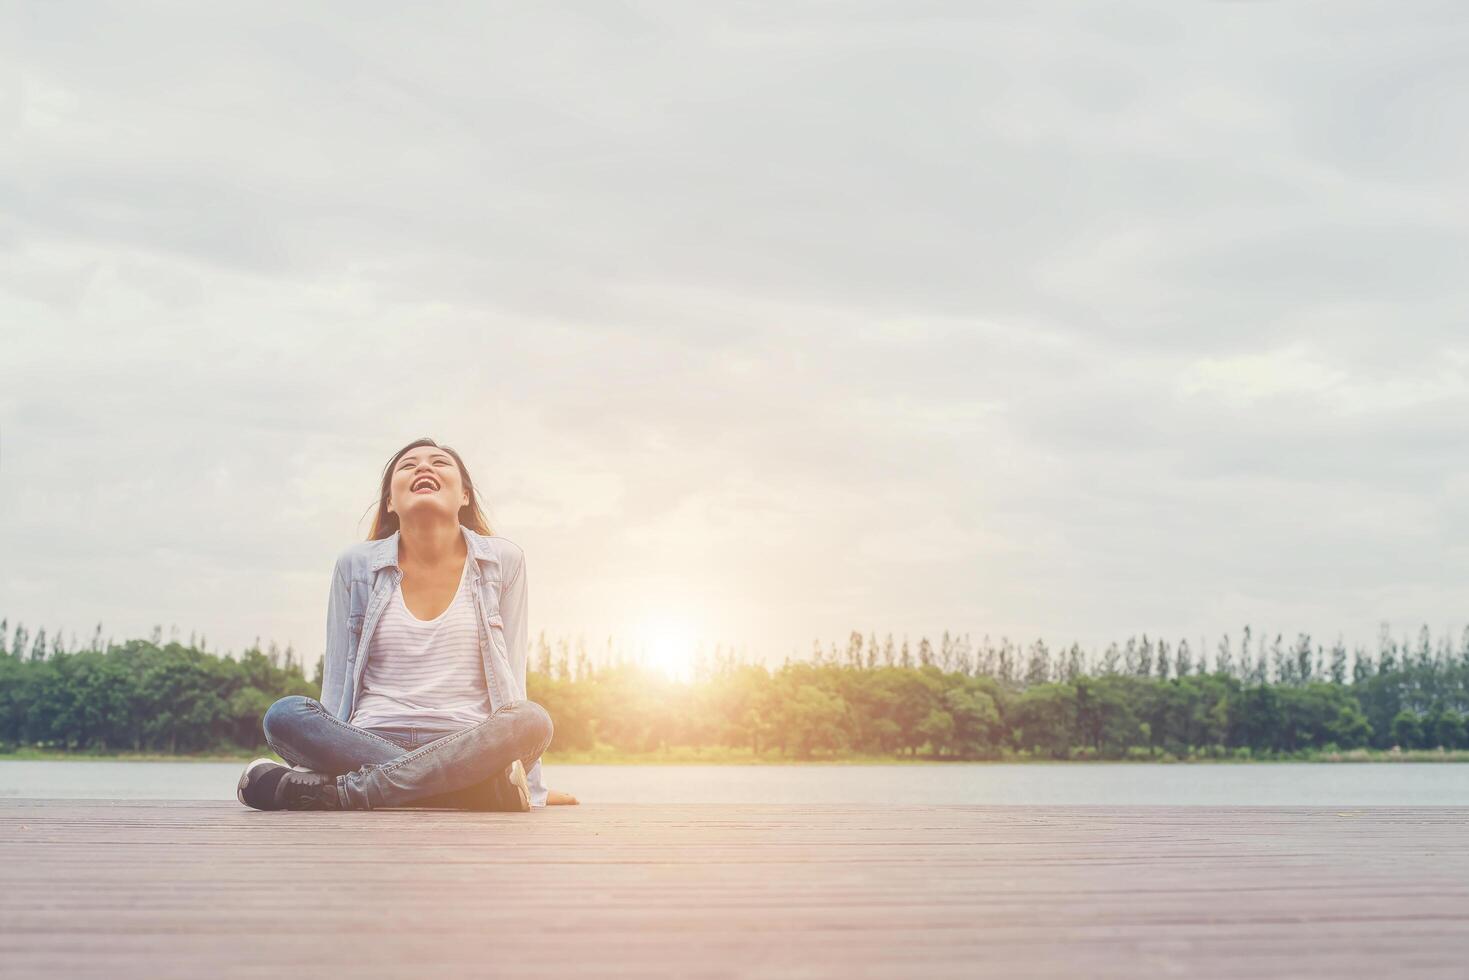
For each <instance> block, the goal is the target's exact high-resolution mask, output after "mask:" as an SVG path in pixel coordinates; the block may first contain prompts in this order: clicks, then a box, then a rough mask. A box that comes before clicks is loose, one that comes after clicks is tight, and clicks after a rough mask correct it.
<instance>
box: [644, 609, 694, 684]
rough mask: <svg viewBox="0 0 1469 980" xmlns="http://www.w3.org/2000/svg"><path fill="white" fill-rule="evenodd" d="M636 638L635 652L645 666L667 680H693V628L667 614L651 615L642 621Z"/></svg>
mask: <svg viewBox="0 0 1469 980" xmlns="http://www.w3.org/2000/svg"><path fill="white" fill-rule="evenodd" d="M638 638H639V644H638V653H639V657H640V659H641V660H642V662H643V664H644V665H645V666H647V667H651V668H652V669H653V670H656V671H658V672H659V673H661V674H663V675H664V676H666V677H668V678H669V679H670V680H675V681H689V680H692V679H693V676H694V646H695V643H694V631H693V630H692V629H691V628H690V627H689V624H688V623H687V622H685V621H684V620H681V619H677V618H674V617H670V616H659V617H655V618H653V619H649V620H647V621H645V622H644V623H643V626H642V628H641V629H640V630H639V631H638Z"/></svg>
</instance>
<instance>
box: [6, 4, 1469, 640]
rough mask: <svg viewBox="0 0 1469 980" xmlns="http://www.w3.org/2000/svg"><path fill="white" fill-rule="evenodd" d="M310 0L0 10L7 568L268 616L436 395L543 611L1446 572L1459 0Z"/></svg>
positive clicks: (71, 604)
mask: <svg viewBox="0 0 1469 980" xmlns="http://www.w3.org/2000/svg"><path fill="white" fill-rule="evenodd" d="M356 9H357V11H358V16H355V17H354V18H353V19H351V20H346V21H344V20H342V19H341V18H336V17H328V16H326V15H324V14H323V15H321V16H316V15H313V14H311V13H310V12H309V11H300V12H297V13H296V14H295V15H293V16H294V17H295V19H294V20H293V21H292V22H291V23H289V24H287V23H282V22H280V21H272V22H265V21H258V20H256V19H255V17H254V15H253V13H252V12H250V11H248V10H245V9H243V8H241V9H240V10H237V11H233V12H229V11H218V10H211V11H209V12H208V13H205V12H203V11H200V10H196V9H195V8H190V7H187V6H181V7H173V8H166V9H165V8H159V9H153V10H152V11H151V12H149V11H146V10H137V9H130V10H129V11H127V12H126V13H123V12H121V11H117V10H114V9H112V8H108V7H105V6H100V5H99V6H96V7H88V6H83V7H77V6H75V5H68V6H65V7H61V6H49V7H38V8H32V9H31V10H30V11H29V12H28V13H27V14H26V16H25V17H24V18H23V19H22V18H21V17H20V16H19V15H12V16H11V17H10V18H9V21H8V24H7V29H6V30H5V31H0V65H3V66H4V67H3V68H0V139H3V140H4V141H5V143H6V145H8V146H13V147H15V148H16V149H17V152H14V153H7V154H4V155H0V556H3V557H4V558H5V561H4V562H3V564H0V615H10V616H12V617H19V618H22V619H24V620H26V621H27V622H32V623H34V624H36V625H39V624H41V623H43V622H45V623H49V624H51V625H54V624H56V623H62V624H65V625H66V626H67V627H69V628H72V629H75V630H77V631H78V632H84V631H85V629H86V627H87V624H88V623H90V622H92V621H95V620H96V619H102V620H104V621H105V622H106V623H107V624H108V625H109V627H111V629H112V631H113V632H114V633H117V634H119V635H126V634H129V633H143V632H146V630H147V629H148V628H149V627H151V625H152V624H153V623H154V622H162V623H164V624H167V623H170V622H177V623H178V624H179V625H180V626H181V628H182V629H183V630H184V631H185V632H187V631H188V630H190V629H198V630H200V631H202V632H205V633H208V634H209V635H210V636H211V637H212V638H213V639H214V640H215V642H216V643H217V644H220V645H224V646H234V647H236V648H238V647H239V646H241V645H242V644H244V643H246V642H249V641H250V640H251V639H253V637H254V636H255V635H256V634H261V635H264V636H276V637H278V638H279V639H281V640H282V641H287V640H291V641H294V642H296V643H297V645H298V646H300V647H302V648H303V649H306V650H308V651H314V650H315V649H316V647H317V646H318V645H319V642H320V641H319V637H318V635H317V634H318V633H319V632H320V620H321V618H322V616H323V609H322V605H323V601H324V594H325V577H326V572H327V570H328V569H329V563H330V560H331V557H332V556H333V555H334V554H335V553H336V551H337V550H338V549H339V548H340V547H341V546H342V545H343V544H344V543H346V542H347V541H349V540H351V539H352V538H354V537H355V536H360V534H361V533H363V530H364V528H365V524H364V523H363V522H362V520H361V518H362V515H363V511H364V508H366V507H367V506H368V505H370V504H371V503H372V500H373V494H374V492H375V489H376V481H377V478H378V469H379V467H380V466H381V465H382V462H383V461H384V459H385V458H386V456H387V455H388V454H389V453H390V452H391V451H392V450H393V449H394V448H396V447H397V446H398V445H400V444H401V443H403V442H405V441H407V440H409V439H411V438H414V437H416V436H418V435H421V434H433V435H437V436H439V437H440V438H443V439H446V440H448V441H450V442H452V443H454V444H456V445H457V446H458V448H460V449H461V450H462V451H464V452H465V454H466V456H467V458H468V459H469V461H470V463H471V465H472V466H473V468H474V472H475V475H476V477H477V479H478V480H479V481H480V482H481V484H482V486H483V487H484V489H485V491H486V494H487V498H488V501H489V503H490V509H491V516H492V518H493V520H494V522H495V524H496V526H497V527H498V528H500V529H501V530H502V531H503V532H504V533H505V534H506V535H508V536H509V537H511V538H513V539H515V540H517V541H519V542H521V543H522V544H524V545H525V546H526V547H527V549H528V551H529V554H530V556H531V559H530V560H531V565H530V567H531V568H532V569H533V580H534V583H535V584H534V592H533V598H532V612H533V615H534V617H535V619H536V623H535V624H534V625H535V628H543V627H544V628H548V629H553V630H554V629H560V628H568V629H586V630H587V631H589V633H590V634H591V635H593V636H599V635H602V634H603V633H605V631H607V630H609V629H619V628H623V627H627V628H632V626H633V625H635V624H636V623H638V622H641V621H645V620H648V619H650V618H653V619H657V618H660V617H661V618H663V619H681V618H686V619H691V620H693V621H694V624H695V625H696V626H697V627H699V628H702V629H703V630H705V631H706V632H708V633H709V634H711V639H716V638H723V639H725V640H737V641H743V642H746V643H747V644H749V645H750V646H751V647H753V648H758V649H765V650H767V651H768V652H770V653H772V654H774V655H777V656H778V655H780V654H782V653H784V652H786V651H787V650H789V649H800V650H804V649H806V647H807V645H808V644H809V639H810V637H811V636H812V635H814V634H821V635H823V636H840V635H845V632H846V630H848V629H851V628H856V629H861V630H863V631H864V632H866V631H868V630H872V629H876V630H880V631H886V630H888V629H892V630H894V631H896V632H899V633H901V632H903V631H908V632H910V633H912V634H914V635H915V636H916V635H917V634H918V633H920V632H923V631H927V632H929V633H931V634H935V635H936V634H937V633H938V632H941V631H942V630H943V629H945V628H951V629H956V630H960V631H966V630H967V631H970V632H973V633H975V634H979V633H983V632H989V633H991V634H996V635H998V634H1000V633H1007V632H1008V633H1010V634H1011V635H1016V634H1026V635H1029V634H1034V633H1037V632H1040V633H1045V634H1046V635H1048V636H1051V637H1054V638H1056V639H1070V638H1073V637H1075V638H1079V639H1082V640H1084V641H1086V642H1093V643H1099V642H1102V641H1104V640H1106V639H1108V638H1110V637H1113V636H1117V635H1119V634H1122V633H1124V632H1126V631H1131V630H1142V629H1148V630H1152V631H1155V632H1156V631H1163V632H1173V633H1178V634H1181V635H1188V636H1190V637H1194V636H1197V635H1198V634H1199V633H1200V632H1205V633H1215V632H1218V631H1220V630H1222V629H1225V628H1230V629H1234V630H1236V631H1237V629H1238V626H1239V625H1240V623H1241V621H1242V620H1243V619H1246V618H1248V619H1253V620H1255V621H1256V624H1257V627H1259V628H1262V629H1266V630H1274V629H1281V630H1295V629H1312V630H1315V631H1318V632H1326V633H1332V634H1334V633H1335V632H1336V631H1342V632H1344V633H1346V634H1347V635H1348V636H1349V637H1350V638H1356V639H1361V640H1363V641H1367V640H1370V639H1371V638H1372V637H1373V636H1374V635H1375V632H1376V624H1377V622H1378V621H1379V620H1381V619H1390V620H1393V621H1394V622H1398V623H1409V622H1417V621H1420V620H1428V621H1430V622H1432V623H1433V624H1434V626H1435V627H1440V626H1448V625H1452V624H1453V623H1454V621H1455V619H1456V617H1457V616H1458V609H1457V608H1456V606H1457V604H1458V603H1460V602H1461V601H1462V600H1463V598H1464V594H1463V591H1462V589H1461V588H1460V587H1459V586H1458V585H1457V568H1458V567H1460V565H1461V564H1462V563H1461V562H1458V563H1456V561H1455V560H1454V559H1455V558H1456V556H1457V550H1456V548H1457V546H1455V545H1453V544H1452V542H1453V541H1455V540H1457V538H1458V537H1460V536H1461V532H1462V531H1463V530H1465V529H1466V526H1469V525H1466V521H1469V512H1466V510H1465V508H1464V507H1463V505H1462V504H1461V503H1459V501H1460V499H1461V498H1462V493H1460V491H1461V490H1462V488H1463V486H1464V485H1465V484H1466V482H1469V468H1466V464H1465V463H1464V462H1463V461H1462V459H1461V456H1462V445H1463V442H1464V436H1465V434H1466V433H1465V431H1464V430H1465V425H1466V423H1465V422H1463V421H1461V420H1462V419H1465V418H1469V414H1466V412H1465V409H1466V408H1469V405H1466V401H1469V392H1466V380H1469V378H1466V371H1469V347H1466V346H1465V344H1464V341H1463V339H1462V337H1463V332H1462V328H1461V320H1462V312H1461V311H1462V310H1463V309H1464V308H1465V299H1466V296H1465V291H1466V287H1465V285H1464V283H1463V281H1462V276H1461V275H1460V266H1461V264H1462V263H1461V256H1462V254H1463V246H1464V239H1465V229H1466V224H1465V222H1466V217H1469V216H1466V203H1469V202H1466V199H1465V197H1464V195H1463V194H1462V193H1461V192H1460V191H1459V190H1458V186H1459V183H1460V180H1459V175H1460V174H1461V173H1462V169H1463V168H1462V163H1463V151H1464V148H1465V146H1466V143H1465V139H1466V137H1465V135H1464V134H1465V133H1466V132H1469V128H1466V127H1465V126H1463V125H1462V123H1463V120H1462V119H1459V118H1458V117H1459V116H1460V115H1462V109H1461V107H1460V103H1461V101H1462V100H1458V99H1456V98H1455V93H1456V92H1457V91H1459V90H1460V89H1461V88H1462V86H1461V85H1459V84H1458V83H1459V82H1461V81H1462V80H1463V78H1462V76H1463V73H1464V69H1463V66H1462V64H1461V59H1457V58H1456V56H1455V52H1454V48H1453V38H1455V37H1456V36H1457V33H1458V31H1459V30H1461V29H1462V26H1463V23H1464V15H1463V14H1461V13H1460V12H1459V10H1458V9H1457V8H1455V7H1449V6H1443V7H1437V8H1433V9H1431V10H1429V11H1426V12H1425V13H1424V15H1423V16H1421V17H1415V18H1403V17H1401V16H1399V15H1397V14H1396V13H1395V12H1392V11H1383V10H1381V9H1380V8H1374V7H1372V6H1370V5H1364V6H1361V7H1352V6H1350V5H1348V6H1346V7H1342V6H1340V5H1338V6H1336V7H1333V8H1332V10H1331V11H1330V12H1323V11H1319V10H1316V9H1314V8H1311V9H1306V8H1281V7H1279V6H1276V5H1238V4H1231V5H1213V6H1209V7H1204V8H1180V7H1177V6H1175V5H1165V4H1148V3H1137V4H1113V5H1104V6H1098V5H1095V4H1075V5H1071V6H1069V7H1036V8H1020V7H1015V8H1003V9H1001V8H992V9H980V8H976V7H974V6H973V5H967V4H959V3H953V4H943V3H936V4H924V5H920V6H918V7H915V6H913V5H902V6H897V5H889V4H881V3H870V4H852V5H847V6H845V7H843V8H842V10H841V11H840V12H838V11H836V10H834V9H832V8H828V7H823V6H790V5H776V6H760V5H756V6H742V7H738V8H730V9H728V10H725V11H723V12H720V13H712V12H710V11H708V10H707V9H705V8H696V7H691V6H689V5H681V4H671V3H670V4H649V5H639V6H638V7H636V8H631V9H625V8H610V7H589V8H586V9H585V10H575V9H569V8H548V7H527V8H516V9H514V10H507V11H501V12H496V11H486V10H481V9H477V8H476V9H471V8H465V9H464V10H459V11H453V12H443V11H440V12H436V13H435V14H433V15H427V14H425V13H424V12H422V11H411V12H410V11H406V10H403V9H401V8H397V7H392V6H388V5H373V4H366V5H360V6H359V7H358V8H356ZM37 475H39V476H40V479H37ZM1457 557H1462V556H1457ZM80 567H85V568H87V569H88V570H89V571H88V573H87V574H86V575H83V576H81V577H80V579H79V578H78V569H79V568H80ZM241 596H248V597H249V599H248V601H244V602H242V601H241V599H240V598H239V597H241ZM675 606H676V607H679V608H671V607H675ZM653 607H656V608H653Z"/></svg>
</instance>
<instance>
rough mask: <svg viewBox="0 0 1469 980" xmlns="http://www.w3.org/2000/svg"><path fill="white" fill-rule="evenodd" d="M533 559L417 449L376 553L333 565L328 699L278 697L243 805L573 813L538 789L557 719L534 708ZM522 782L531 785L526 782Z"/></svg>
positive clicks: (396, 478) (390, 492)
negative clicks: (558, 808) (529, 671)
mask: <svg viewBox="0 0 1469 980" xmlns="http://www.w3.org/2000/svg"><path fill="white" fill-rule="evenodd" d="M525 660H526V581H525V553H524V552H523V551H522V550H521V549H520V547H519V546H518V545H516V544H514V543H512V542H510V541H508V540H506V539H505V538H502V537H499V536H497V535H495V534H493V532H492V531H491V530H490V528H489V524H488V522H487V521H486V520H485V516H484V513H483V511H481V509H480V506H479V500H478V497H477V496H476V495H475V490H474V481H473V480H472V479H470V476H469V472H468V470H466V469H465V467H464V461H463V460H461V459H460V458H459V454H458V453H456V452H455V451H454V450H452V449H450V448H449V447H448V446H440V445H438V444H437V443H435V442H434V441H433V440H432V439H419V440H417V441H415V442H412V443H409V444H408V445H407V446H404V447H403V448H402V449H400V450H398V452H396V453H395V454H394V455H393V458H392V459H391V460H389V461H388V465H387V466H386V467H385V468H384V469H383V477H382V485H381V487H380V489H379V493H378V505H377V515H376V517H374V519H373V522H372V533H371V534H370V535H369V538H368V540H367V541H365V542H363V543H361V544H356V545H353V546H352V547H350V548H348V549H347V550H346V551H344V552H342V554H341V556H340V557H339V558H338V559H337V566H336V573H335V575H334V576H333V578H332V589H331V596H330V601H329V603H328V606H327V637H326V654H325V662H324V664H323V670H322V677H323V680H322V686H321V700H320V701H317V700H314V699H312V698H306V697H300V696H293V697H287V698H281V699H280V700H279V701H277V702H276V703H275V704H273V705H271V706H270V709H269V710H268V711H266V713H265V718H264V720H263V722H262V727H263V728H264V730H265V740H266V742H267V744H269V745H270V747H271V748H272V749H274V750H275V752H276V753H277V754H279V755H280V757H281V758H282V759H285V760H286V761H287V762H289V763H290V764H291V765H292V766H294V767H295V768H287V767H286V766H282V765H279V764H277V763H274V762H272V761H271V760H269V759H256V760H255V761H254V762H252V763H250V765H249V766H247V767H246V768H245V772H244V774H243V775H241V777H240V782H239V789H238V794H237V795H238V796H239V799H240V802H241V803H244V804H245V805H246V806H251V807H254V808H256V809H258V810H281V809H289V810H338V809H357V810H369V809H377V808H380V807H392V806H403V805H410V804H411V805H413V806H441V807H458V808H463V809H474V810H522V811H523V810H529V809H530V808H531V807H532V806H545V805H546V804H547V803H553V804H554V803H575V802H576V800H575V799H574V798H572V797H570V796H567V795H566V794H560V793H552V792H550V791H548V790H547V789H546V788H545V786H544V785H543V784H542V782H541V764H540V756H541V753H542V752H544V751H545V749H546V746H547V745H549V744H550V742H551V733H552V724H551V718H550V716H549V715H547V714H546V711H545V709H544V708H542V707H541V706H540V705H538V704H536V703H534V702H532V701H529V700H527V699H526V696H525ZM527 769H529V774H528V775H527Z"/></svg>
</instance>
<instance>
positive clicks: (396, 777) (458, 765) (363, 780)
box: [261, 694, 553, 810]
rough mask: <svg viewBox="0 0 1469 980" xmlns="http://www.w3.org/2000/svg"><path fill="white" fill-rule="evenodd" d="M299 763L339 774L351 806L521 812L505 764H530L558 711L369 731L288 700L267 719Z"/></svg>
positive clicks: (313, 704) (519, 705)
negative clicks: (444, 726)
mask: <svg viewBox="0 0 1469 980" xmlns="http://www.w3.org/2000/svg"><path fill="white" fill-rule="evenodd" d="M261 727H262V728H264V730H265V742H266V744H267V745H269V746H270V747H271V748H272V749H274V750H275V752H276V754H277V755H279V756H280V757H281V758H282V759H285V760H287V761H288V762H290V763H291V764H292V765H298V766H305V767H306V768H307V769H310V770H312V771H313V772H320V773H326V774H327V775H330V776H336V777H337V796H338V798H339V800H340V801H341V804H342V808H343V809H344V810H375V809H379V808H382V807H394V806H409V805H411V806H419V807H452V808H455V809H462V810H509V809H518V807H517V806H516V805H515V802H516V801H515V799H514V798H513V796H512V794H513V792H514V791H513V789H512V788H511V787H510V784H509V780H507V779H506V778H505V769H506V768H507V767H509V765H510V764H511V763H512V762H514V761H515V760H516V759H519V760H520V761H521V764H522V765H524V766H525V767H526V768H527V769H529V768H530V767H531V765H532V764H533V763H534V762H535V761H536V760H537V759H539V758H540V757H541V753H543V752H545V751H546V746H548V745H550V744H551V733H552V731H553V728H552V725H551V716H550V715H548V714H546V709H545V708H542V707H541V706H540V705H538V704H536V703H535V702H534V701H516V702H513V703H511V704H507V705H504V706H503V707H501V708H500V710H499V711H496V712H495V713H494V714H493V715H491V716H490V717H489V718H487V719H485V720H484V721H482V722H480V723H479V724H477V725H471V726H470V727H468V728H463V729H460V730H459V731H457V732H448V733H445V732H428V731H423V730H420V729H416V728H409V729H367V728H358V727H356V726H355V725H349V724H347V723H346V722H344V721H339V720H337V719H336V718H334V717H333V716H332V715H331V713H330V712H328V711H327V710H326V708H324V707H323V706H322V704H321V702H320V701H317V700H316V699H315V698H308V697H302V696H301V695H299V694H298V695H292V696H291V697H286V698H281V699H280V700H279V701H277V702H276V703H275V704H272V705H271V706H270V708H269V710H267V711H266V712H265V718H264V720H263V721H262V723H261Z"/></svg>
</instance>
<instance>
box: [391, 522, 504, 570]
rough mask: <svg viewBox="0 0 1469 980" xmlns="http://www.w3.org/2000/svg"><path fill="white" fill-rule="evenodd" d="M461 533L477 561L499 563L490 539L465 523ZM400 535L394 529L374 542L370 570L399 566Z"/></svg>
mask: <svg viewBox="0 0 1469 980" xmlns="http://www.w3.org/2000/svg"><path fill="white" fill-rule="evenodd" d="M459 533H460V534H462V535H464V543H465V544H466V545H468V546H469V553H470V554H471V555H473V556H474V560H475V561H477V562H488V563H490V564H499V559H498V558H496V557H495V555H494V552H493V551H492V550H491V548H490V544H489V542H488V541H485V540H484V539H483V538H482V537H481V536H480V535H478V534H475V533H473V532H472V531H470V530H469V528H467V527H465V526H464V525H463V524H461V525H459ZM398 535H399V532H397V531H394V532H393V533H392V534H390V535H388V536H387V537H386V538H380V539H378V540H377V541H375V542H373V547H372V554H371V557H370V558H369V559H368V569H369V570H370V571H372V572H377V571H378V570H379V569H383V568H387V567H389V566H391V567H393V568H397V567H398Z"/></svg>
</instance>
